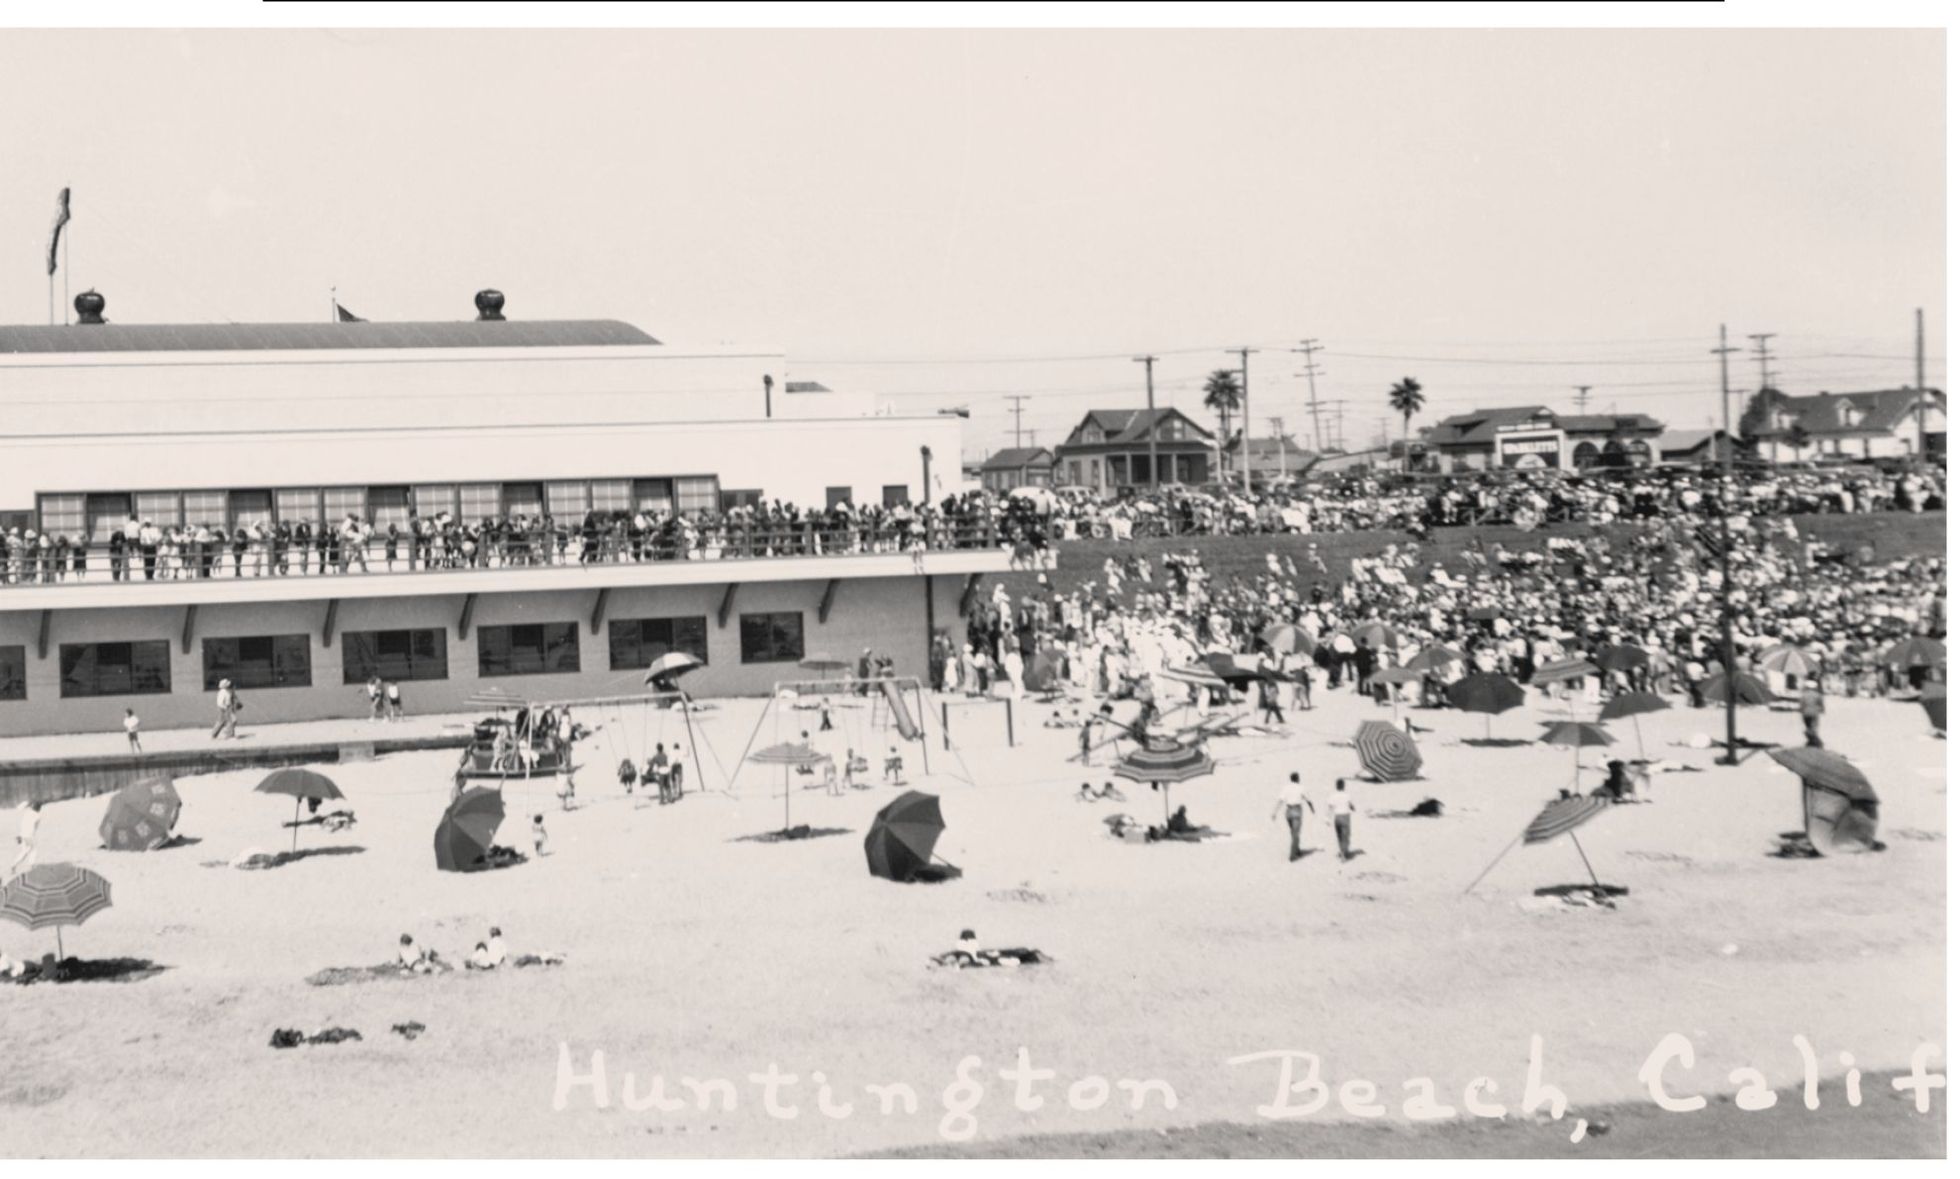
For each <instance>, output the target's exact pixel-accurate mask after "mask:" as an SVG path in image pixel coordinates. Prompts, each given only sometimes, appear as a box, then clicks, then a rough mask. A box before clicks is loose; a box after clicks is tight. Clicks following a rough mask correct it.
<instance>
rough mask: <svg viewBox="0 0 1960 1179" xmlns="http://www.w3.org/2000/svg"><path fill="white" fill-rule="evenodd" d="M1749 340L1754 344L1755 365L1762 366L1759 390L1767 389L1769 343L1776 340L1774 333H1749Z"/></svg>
mask: <svg viewBox="0 0 1960 1179" xmlns="http://www.w3.org/2000/svg"><path fill="white" fill-rule="evenodd" d="M1749 338H1750V339H1751V340H1754V341H1755V342H1756V363H1757V364H1758V365H1760V366H1762V373H1763V383H1762V385H1761V386H1759V388H1763V389H1767V388H1769V342H1770V341H1771V340H1774V339H1775V338H1776V333H1775V332H1751V333H1749Z"/></svg>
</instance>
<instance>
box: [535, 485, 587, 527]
mask: <svg viewBox="0 0 1960 1179" xmlns="http://www.w3.org/2000/svg"><path fill="white" fill-rule="evenodd" d="M544 502H545V505H546V507H547V509H548V510H549V511H550V512H551V514H552V516H553V517H555V518H557V519H560V520H582V519H584V518H585V510H586V509H587V508H589V507H591V506H592V501H591V497H590V496H588V495H587V494H586V491H585V484H584V483H583V482H576V483H547V484H545V485H544Z"/></svg>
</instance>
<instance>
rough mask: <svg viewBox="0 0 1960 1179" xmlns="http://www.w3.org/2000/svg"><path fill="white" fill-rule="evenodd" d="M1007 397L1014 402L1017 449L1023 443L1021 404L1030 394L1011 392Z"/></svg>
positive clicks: (1015, 443)
mask: <svg viewBox="0 0 1960 1179" xmlns="http://www.w3.org/2000/svg"><path fill="white" fill-rule="evenodd" d="M1007 399H1008V400H1009V401H1011V402H1013V403H1014V446H1015V448H1016V449H1019V448H1020V445H1021V405H1022V403H1023V402H1025V401H1027V399H1028V395H1027V394H1026V393H1010V394H1008V396H1007Z"/></svg>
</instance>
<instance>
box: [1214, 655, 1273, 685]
mask: <svg viewBox="0 0 1960 1179" xmlns="http://www.w3.org/2000/svg"><path fill="white" fill-rule="evenodd" d="M1200 662H1202V663H1203V664H1204V665H1205V666H1206V667H1209V668H1210V669H1211V672H1212V674H1213V675H1215V676H1217V677H1218V678H1219V679H1221V680H1224V681H1225V682H1226V684H1228V685H1229V686H1231V687H1234V688H1236V687H1240V686H1243V685H1245V684H1249V683H1251V682H1252V681H1253V680H1255V679H1258V678H1259V672H1258V669H1257V666H1256V665H1255V666H1253V667H1247V666H1246V665H1245V664H1243V663H1240V662H1239V657H1238V656H1237V655H1229V654H1227V653H1225V652H1224V651H1210V652H1207V653H1206V654H1205V655H1204V656H1203V657H1202V658H1201V659H1200Z"/></svg>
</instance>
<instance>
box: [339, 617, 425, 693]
mask: <svg viewBox="0 0 1960 1179" xmlns="http://www.w3.org/2000/svg"><path fill="white" fill-rule="evenodd" d="M377 675H378V676H380V677H381V678H382V679H384V680H392V681H394V682H397V683H407V682H408V681H410V680H446V679H448V678H449V633H448V632H447V631H445V630H443V629H442V628H441V627H434V628H430V629H427V630H359V631H348V632H347V633H345V634H343V635H341V636H340V678H341V682H342V683H346V684H365V683H367V681H368V677H369V676H377Z"/></svg>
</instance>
